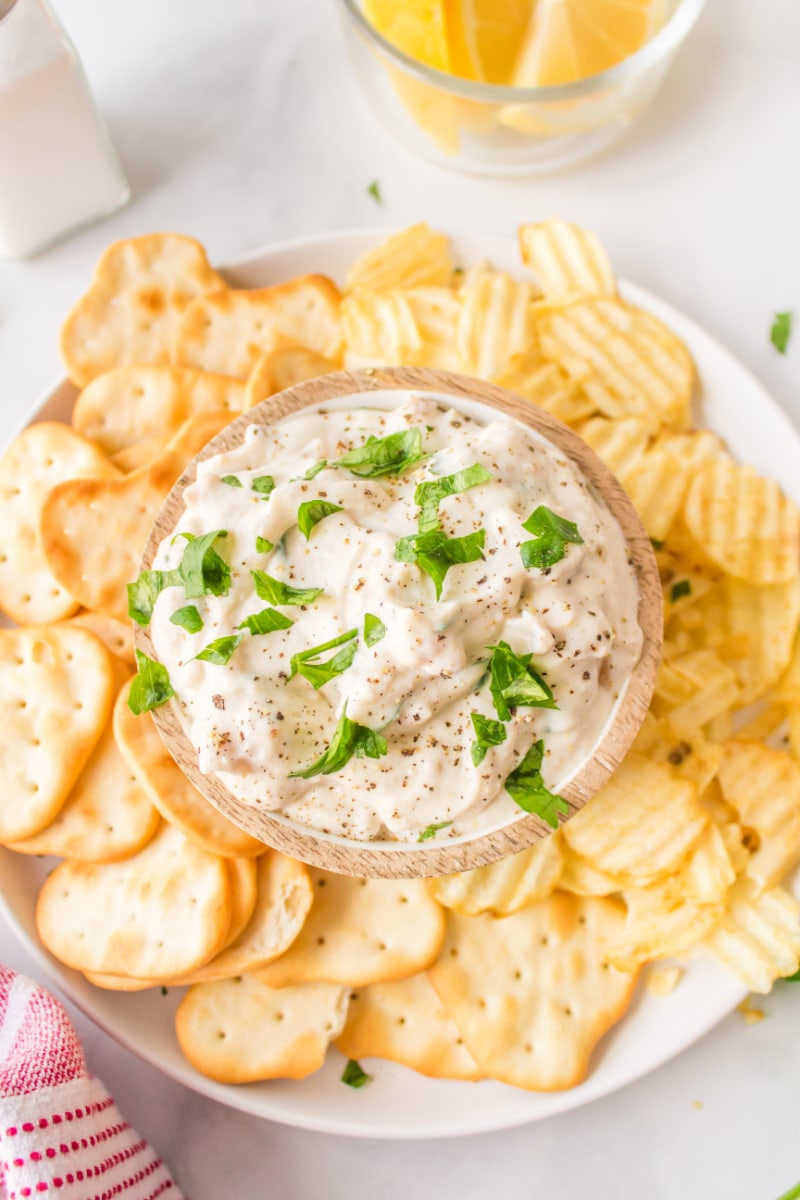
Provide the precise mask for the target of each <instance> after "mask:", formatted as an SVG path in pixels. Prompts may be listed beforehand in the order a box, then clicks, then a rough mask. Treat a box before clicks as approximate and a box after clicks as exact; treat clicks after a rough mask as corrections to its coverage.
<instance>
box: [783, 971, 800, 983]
mask: <svg viewBox="0 0 800 1200" xmlns="http://www.w3.org/2000/svg"><path fill="white" fill-rule="evenodd" d="M783 982H784V983H800V970H797V971H795V973H794V975H784V977H783Z"/></svg>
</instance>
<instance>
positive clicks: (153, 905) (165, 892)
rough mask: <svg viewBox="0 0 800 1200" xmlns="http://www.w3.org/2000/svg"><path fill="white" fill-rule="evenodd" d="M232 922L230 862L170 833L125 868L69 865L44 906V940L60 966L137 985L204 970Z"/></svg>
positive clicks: (39, 923) (40, 917)
mask: <svg viewBox="0 0 800 1200" xmlns="http://www.w3.org/2000/svg"><path fill="white" fill-rule="evenodd" d="M230 919H231V883H230V877H229V875H228V870H227V867H226V865H225V859H223V858H220V857H219V856H218V855H216V854H209V853H208V852H207V851H205V850H202V849H201V848H200V847H199V846H196V845H194V843H192V842H190V841H188V840H187V839H186V838H184V837H183V835H182V834H180V833H178V831H177V830H175V829H171V828H170V827H169V825H162V826H161V828H160V830H159V832H158V833H157V834H156V836H155V838H153V840H152V841H151V842H150V843H149V845H147V846H145V848H144V849H143V850H141V851H140V852H139V853H138V854H136V855H134V856H133V858H127V859H125V861H124V862H118V863H107V864H100V863H78V862H69V861H66V862H63V863H61V865H60V866H58V867H56V869H55V871H53V873H52V875H50V876H48V878H47V879H46V880H45V882H44V884H43V886H42V890H41V892H40V893H39V900H38V902H37V905H36V927H37V929H38V931H39V936H40V938H41V939H42V941H43V942H44V944H45V946H46V947H47V949H48V950H49V951H50V953H51V954H54V955H55V956H56V958H57V959H59V961H60V962H63V963H66V965H67V966H70V967H75V968H76V970H79V971H100V972H110V973H112V974H120V975H125V974H130V975H133V976H135V977H136V978H137V979H149V978H156V979H159V978H163V977H169V976H172V975H180V974H183V973H185V972H188V971H192V970H194V969H195V967H199V966H202V964H203V963H204V962H207V961H208V959H210V958H212V957H213V956H214V954H216V952H217V951H218V950H219V949H220V947H221V946H222V945H223V943H224V941H225V938H226V936H227V932H228V926H229V924H230Z"/></svg>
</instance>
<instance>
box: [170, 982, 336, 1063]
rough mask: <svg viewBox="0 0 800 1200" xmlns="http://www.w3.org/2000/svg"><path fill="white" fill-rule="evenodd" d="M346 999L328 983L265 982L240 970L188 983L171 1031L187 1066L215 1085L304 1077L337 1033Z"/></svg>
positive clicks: (321, 1058)
mask: <svg viewBox="0 0 800 1200" xmlns="http://www.w3.org/2000/svg"><path fill="white" fill-rule="evenodd" d="M347 1001H348V989H347V988H344V987H339V986H337V985H336V984H331V983H306V984H301V985H300V986H299V987H285V988H269V987H265V985H264V984H263V983H259V981H258V980H257V979H255V978H254V977H253V976H252V975H240V976H239V977H237V978H236V979H225V980H220V981H219V982H217V983H201V984H198V985H197V986H196V987H193V988H191V989H190V990H189V991H188V992H187V993H186V995H185V996H184V998H183V1000H182V1001H181V1003H180V1005H179V1007H178V1011H177V1013H176V1014H175V1032H176V1033H177V1035H178V1042H179V1043H180V1047H181V1050H182V1051H183V1053H184V1054H185V1055H186V1057H187V1059H188V1060H189V1062H190V1063H191V1064H192V1066H193V1067H195V1068H196V1070H198V1071H200V1072H201V1073H202V1074H203V1075H207V1076H208V1077H209V1078H210V1079H216V1080H218V1081H219V1082H220V1083H255V1082H256V1081H257V1080H259V1079H305V1077H306V1076H307V1075H311V1074H312V1073H313V1072H314V1071H316V1070H318V1069H319V1068H320V1067H321V1066H322V1064H323V1062H324V1061H325V1053H326V1051H327V1049H328V1046H329V1045H330V1042H331V1041H332V1040H333V1038H335V1037H338V1035H339V1033H340V1032H341V1029H342V1026H343V1025H344V1021H345V1017H346V1015H347Z"/></svg>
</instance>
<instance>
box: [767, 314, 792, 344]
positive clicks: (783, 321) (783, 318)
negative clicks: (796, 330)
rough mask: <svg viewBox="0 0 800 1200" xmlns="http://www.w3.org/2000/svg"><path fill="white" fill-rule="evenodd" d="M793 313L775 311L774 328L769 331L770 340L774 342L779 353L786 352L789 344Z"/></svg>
mask: <svg viewBox="0 0 800 1200" xmlns="http://www.w3.org/2000/svg"><path fill="white" fill-rule="evenodd" d="M793 319H794V318H793V314H792V313H790V312H779V313H775V316H774V317H773V319H772V328H771V329H770V331H769V340H770V341H771V342H772V344H773V346H774V347H775V349H776V350H777V351H778V353H779V354H785V353H786V350H787V347H788V345H789V339H790V337H791V336H792V321H793Z"/></svg>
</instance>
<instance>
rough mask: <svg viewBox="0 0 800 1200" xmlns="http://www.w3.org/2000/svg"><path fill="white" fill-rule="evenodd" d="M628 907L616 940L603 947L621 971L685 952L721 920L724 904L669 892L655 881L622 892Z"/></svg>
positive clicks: (609, 959)
mask: <svg viewBox="0 0 800 1200" xmlns="http://www.w3.org/2000/svg"><path fill="white" fill-rule="evenodd" d="M622 895H623V899H624V901H625V906H626V909H627V917H626V920H625V924H624V926H623V927H622V929H621V930H620V932H619V935H618V937H617V939H616V940H615V941H614V942H612V943H611V944H609V945H608V946H607V947H606V954H607V957H608V961H609V962H611V963H613V964H614V966H615V967H616V968H617V969H618V970H620V971H633V970H636V968H637V967H640V966H641V965H642V964H643V963H647V962H654V961H657V960H658V959H661V958H672V957H680V956H682V955H685V954H687V953H688V952H689V951H690V950H692V949H693V948H694V947H695V946H697V945H698V943H699V942H701V941H702V940H703V938H704V937H706V936H707V935H708V934H709V933H710V932H711V930H712V929H713V928H714V926H715V925H716V924H717V922H718V921H719V920H720V919H721V917H722V915H723V913H724V911H725V907H724V904H723V903H722V902H721V901H720V902H717V903H716V904H700V903H699V902H698V901H697V900H691V899H687V898H684V897H681V896H675V895H670V894H668V893H666V892H665V891H664V889H663V888H662V887H660V886H659V885H657V884H655V885H652V886H651V887H646V888H631V889H630V890H629V891H625V892H623V894H622Z"/></svg>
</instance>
